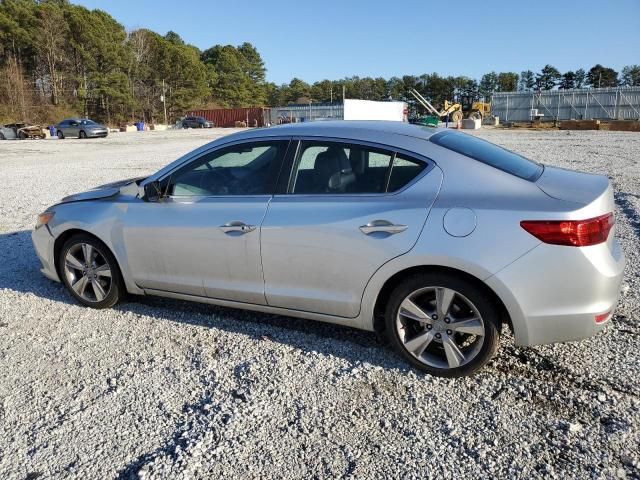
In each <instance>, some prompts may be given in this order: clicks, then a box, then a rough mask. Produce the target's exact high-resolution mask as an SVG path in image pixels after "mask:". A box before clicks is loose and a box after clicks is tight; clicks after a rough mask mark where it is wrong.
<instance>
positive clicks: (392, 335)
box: [385, 273, 501, 378]
mask: <svg viewBox="0 0 640 480" xmlns="http://www.w3.org/2000/svg"><path fill="white" fill-rule="evenodd" d="M428 287H444V288H447V289H452V290H455V291H456V292H457V293H459V294H460V295H461V296H462V297H457V298H458V299H460V298H464V300H468V301H470V302H471V303H472V304H473V306H474V307H475V309H476V310H477V311H478V313H479V314H480V316H481V319H482V322H483V328H484V336H482V343H481V344H480V346H479V347H477V348H479V350H477V353H475V356H474V357H472V358H471V359H470V360H468V362H467V363H462V364H461V365H460V366H458V367H449V368H447V367H444V368H438V367H435V366H433V365H428V364H427V363H425V362H424V361H421V360H419V359H418V358H416V356H414V355H413V354H412V353H410V352H409V351H407V349H406V348H405V346H404V343H403V341H402V339H401V338H400V336H399V335H400V334H399V333H398V328H397V322H396V321H397V319H398V318H399V317H398V311H399V309H400V304H401V303H402V302H403V301H404V300H405V299H406V298H407V297H408V296H410V295H411V294H412V293H413V292H416V291H419V290H420V289H423V288H428ZM454 303H455V302H454ZM447 320H448V319H447ZM408 321H409V322H411V320H408ZM415 324H418V322H415ZM434 326H435V322H434ZM500 326H501V321H500V313H499V309H498V307H497V306H496V305H495V304H494V302H493V299H492V298H491V297H489V296H488V295H487V294H486V292H485V291H484V290H483V289H482V288H481V287H479V286H478V285H476V284H475V283H474V282H471V281H469V280H467V279H465V278H462V277H459V276H456V275H453V274H449V273H425V274H420V275H415V276H412V277H409V278H408V279H406V280H405V281H404V282H402V283H401V284H400V285H398V286H397V287H396V288H395V289H394V290H393V292H392V294H391V296H390V297H389V302H388V303H387V308H386V311H385V327H386V335H387V337H388V339H389V342H390V343H391V345H392V346H393V348H394V349H395V350H396V352H398V353H399V354H400V356H402V357H403V358H404V359H405V360H406V361H407V362H409V363H410V364H411V365H412V366H413V367H415V368H417V369H419V370H421V371H423V372H426V373H429V374H431V375H435V376H440V377H450V378H453V377H463V376H467V375H472V374H473V373H475V372H477V371H478V370H480V369H481V368H482V367H483V366H484V365H486V364H487V363H488V362H489V360H491V358H492V357H493V355H494V354H495V352H496V350H497V349H498V346H499V343H500ZM426 327H427V326H425V327H423V328H426ZM405 328H408V327H405ZM418 328H419V327H418ZM429 328H431V327H429ZM434 331H436V330H434ZM449 333H451V332H450V331H448V330H447V334H449ZM436 335H438V334H436ZM442 335H444V332H443V334H442ZM453 335H459V334H456V333H454V334H453ZM462 335H463V336H465V334H462ZM443 338H444V337H443ZM429 345H430V346H429V347H428V349H431V350H433V351H434V355H437V354H438V349H440V351H441V352H442V354H444V346H443V345H442V343H441V344H440V345H438V344H436V343H433V342H432V344H429ZM420 356H421V357H422V354H420Z"/></svg>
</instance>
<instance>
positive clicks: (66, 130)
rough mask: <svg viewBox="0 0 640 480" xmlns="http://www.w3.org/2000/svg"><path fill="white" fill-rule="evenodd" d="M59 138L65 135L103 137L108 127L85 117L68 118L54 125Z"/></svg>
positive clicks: (107, 133)
mask: <svg viewBox="0 0 640 480" xmlns="http://www.w3.org/2000/svg"><path fill="white" fill-rule="evenodd" d="M55 131H56V135H57V136H58V138H59V139H61V140H62V139H64V138H67V137H78V138H104V137H106V136H107V135H109V129H108V128H107V127H105V126H104V125H100V124H99V123H96V122H94V121H93V120H89V119H86V118H69V119H66V120H63V121H61V122H60V123H58V124H57V125H56V126H55Z"/></svg>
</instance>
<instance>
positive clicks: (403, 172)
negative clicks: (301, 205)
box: [289, 141, 427, 195]
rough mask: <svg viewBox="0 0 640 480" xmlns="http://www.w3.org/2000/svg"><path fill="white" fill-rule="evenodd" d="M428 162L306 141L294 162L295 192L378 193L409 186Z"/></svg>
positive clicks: (291, 189)
mask: <svg viewBox="0 0 640 480" xmlns="http://www.w3.org/2000/svg"><path fill="white" fill-rule="evenodd" d="M425 168H427V163H426V162H422V161H420V160H417V159H413V158H410V157H407V156H405V155H402V154H399V153H394V152H393V151H389V150H385V149H380V148H376V147H370V146H365V145H359V144H352V143H346V142H345V143H343V142H331V141H328V142H325V141H302V142H301V143H300V149H299V151H298V156H297V160H296V161H295V162H294V167H293V173H292V176H291V181H290V186H289V192H290V193H293V194H307V195H309V194H311V195H317V194H331V195H336V194H375V193H386V192H395V191H397V190H400V189H401V188H403V187H404V186H406V185H408V184H409V183H410V182H411V181H412V180H413V179H414V178H416V177H417V176H418V175H419V174H420V173H421V172H422V171H423V170H424V169H425Z"/></svg>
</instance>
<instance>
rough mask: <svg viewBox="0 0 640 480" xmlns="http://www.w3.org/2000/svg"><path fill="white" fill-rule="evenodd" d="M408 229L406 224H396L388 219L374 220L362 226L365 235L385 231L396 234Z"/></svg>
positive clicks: (361, 229)
mask: <svg viewBox="0 0 640 480" xmlns="http://www.w3.org/2000/svg"><path fill="white" fill-rule="evenodd" d="M406 229H407V226H406V225H395V224H393V223H391V222H389V221H387V220H374V221H372V222H369V223H367V224H366V225H362V226H361V227H360V231H361V232H362V233H364V234H365V235H370V234H372V233H376V232H383V233H388V234H390V235H395V234H396V233H402V232H404V231H405V230H406Z"/></svg>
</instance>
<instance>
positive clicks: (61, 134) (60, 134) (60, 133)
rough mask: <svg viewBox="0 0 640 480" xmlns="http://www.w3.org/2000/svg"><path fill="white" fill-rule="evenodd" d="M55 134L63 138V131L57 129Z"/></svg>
mask: <svg viewBox="0 0 640 480" xmlns="http://www.w3.org/2000/svg"><path fill="white" fill-rule="evenodd" d="M56 135H57V136H58V138H59V139H60V140H63V139H64V133H62V132H61V131H60V130H58V132H57V133H56Z"/></svg>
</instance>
